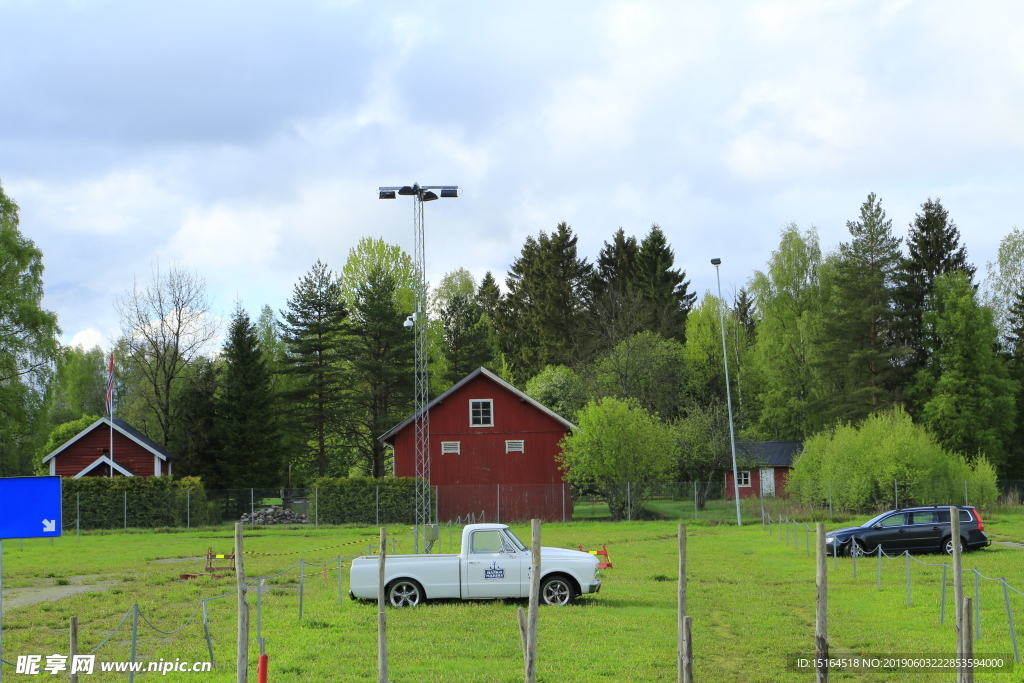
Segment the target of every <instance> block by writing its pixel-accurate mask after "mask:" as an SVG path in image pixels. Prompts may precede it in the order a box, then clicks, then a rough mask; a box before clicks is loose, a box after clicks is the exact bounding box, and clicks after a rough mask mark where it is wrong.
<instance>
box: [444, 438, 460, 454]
mask: <svg viewBox="0 0 1024 683" xmlns="http://www.w3.org/2000/svg"><path fill="white" fill-rule="evenodd" d="M460 443H461V442H460V441H442V442H441V453H459V452H460V451H459V444H460Z"/></svg>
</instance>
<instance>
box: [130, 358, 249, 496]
mask: <svg viewBox="0 0 1024 683" xmlns="http://www.w3.org/2000/svg"><path fill="white" fill-rule="evenodd" d="M223 365H224V362H223V358H220V359H218V360H217V361H216V362H215V361H214V360H213V359H210V358H207V357H206V356H200V357H199V358H196V359H195V360H193V361H192V362H191V363H189V365H188V367H187V368H186V369H185V372H184V373H182V377H181V381H180V384H179V387H178V391H179V394H178V402H179V406H180V407H179V409H178V419H176V420H175V421H174V423H173V428H172V429H171V438H170V440H169V443H168V448H169V449H170V451H171V452H172V453H174V454H175V455H176V456H178V460H177V462H175V463H174V474H175V476H188V477H191V476H197V477H202V478H203V483H204V485H205V486H206V487H207V488H223V487H225V486H236V485H238V486H240V485H241V484H236V483H235V480H234V478H233V477H230V476H229V477H228V478H225V477H222V476H221V473H220V469H219V468H220V457H221V452H220V448H219V446H218V438H217V437H218V433H217V431H218V427H219V425H218V424H217V403H216V402H217V392H218V390H219V389H220V380H221V370H222V369H223ZM144 424H145V423H140V425H144ZM132 425H133V426H139V425H136V424H135V423H134V422H133V423H132ZM229 474H230V473H229Z"/></svg>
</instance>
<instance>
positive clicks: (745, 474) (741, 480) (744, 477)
mask: <svg viewBox="0 0 1024 683" xmlns="http://www.w3.org/2000/svg"><path fill="white" fill-rule="evenodd" d="M736 483H737V484H739V485H740V486H750V470H740V471H739V472H737V473H736Z"/></svg>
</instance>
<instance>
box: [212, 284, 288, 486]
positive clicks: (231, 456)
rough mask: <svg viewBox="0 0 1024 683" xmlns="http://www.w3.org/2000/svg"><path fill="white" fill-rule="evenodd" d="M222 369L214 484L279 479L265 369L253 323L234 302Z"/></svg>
mask: <svg viewBox="0 0 1024 683" xmlns="http://www.w3.org/2000/svg"><path fill="white" fill-rule="evenodd" d="M222 358H223V360H224V374H223V380H222V383H221V388H220V391H219V393H218V394H217V397H216V432H217V437H218V453H217V464H216V467H215V468H214V472H215V476H216V477H217V482H218V484H219V485H220V486H221V487H223V488H237V487H246V488H248V487H255V488H266V487H271V486H279V485H281V483H282V482H281V464H282V463H281V439H280V432H279V428H278V421H277V411H276V406H275V403H274V392H273V389H272V388H271V378H270V370H269V369H268V368H267V362H266V359H265V358H264V356H263V352H262V351H261V350H260V347H259V340H258V338H257V336H256V326H255V325H253V324H252V322H251V321H250V320H249V314H248V313H247V312H246V311H245V309H244V308H242V306H241V304H239V305H238V306H237V307H236V308H235V313H234V315H232V317H231V326H230V328H229V329H228V337H227V340H226V342H225V344H224V351H223V354H222Z"/></svg>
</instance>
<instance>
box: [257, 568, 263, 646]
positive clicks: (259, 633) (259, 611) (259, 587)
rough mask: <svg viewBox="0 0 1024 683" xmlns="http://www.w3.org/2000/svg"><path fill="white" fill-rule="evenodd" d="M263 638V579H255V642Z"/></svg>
mask: <svg viewBox="0 0 1024 683" xmlns="http://www.w3.org/2000/svg"><path fill="white" fill-rule="evenodd" d="M262 640H263V579H257V580H256V642H257V643H259V642H261V641H262Z"/></svg>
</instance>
